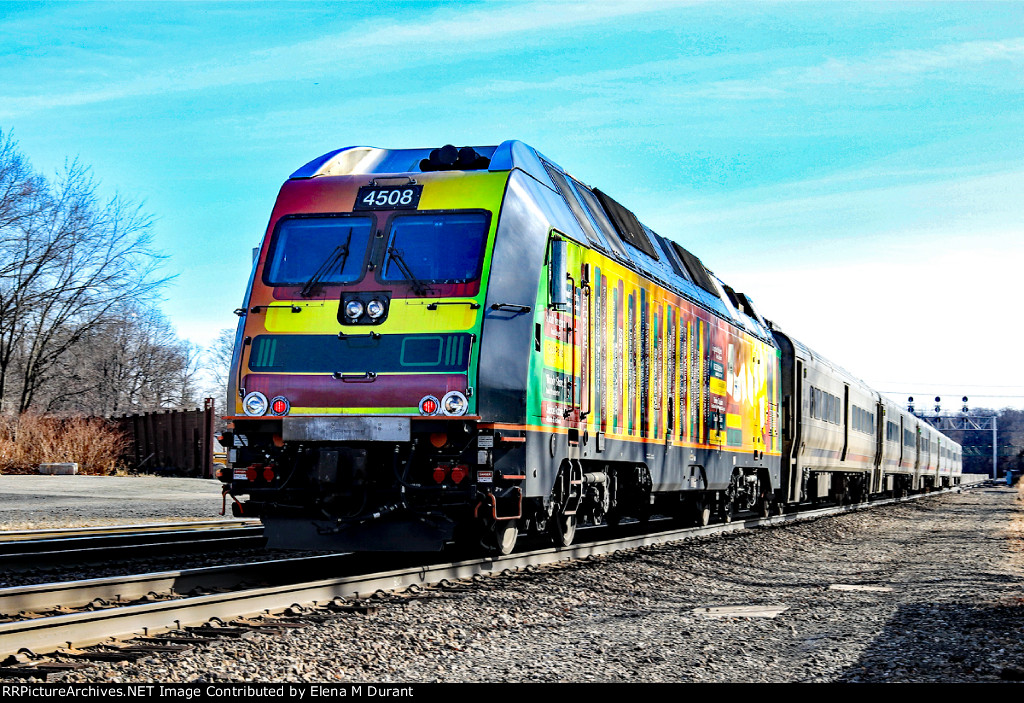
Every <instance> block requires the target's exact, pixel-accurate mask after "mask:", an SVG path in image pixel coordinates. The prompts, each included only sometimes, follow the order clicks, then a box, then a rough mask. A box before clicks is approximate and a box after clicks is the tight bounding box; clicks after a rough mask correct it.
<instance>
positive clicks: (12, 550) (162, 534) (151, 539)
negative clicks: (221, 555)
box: [0, 522, 263, 569]
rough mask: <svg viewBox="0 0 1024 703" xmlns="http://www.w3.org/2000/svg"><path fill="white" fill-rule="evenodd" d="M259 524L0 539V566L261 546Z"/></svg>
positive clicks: (24, 566) (17, 566) (20, 567)
mask: <svg viewBox="0 0 1024 703" xmlns="http://www.w3.org/2000/svg"><path fill="white" fill-rule="evenodd" d="M262 543H263V527H262V526H261V525H260V524H259V523H258V522H257V523H256V524H241V525H240V526H239V525H235V526H223V527H217V528H210V529H202V528H196V529H186V530H164V531H156V532H149V531H142V532H135V531H122V532H117V533H110V534H105V535H90V536H84V537H78V536H65V537H59V538H54V539H38V540H32V539H23V540H11V541H7V542H0V566H3V567H4V568H6V569H24V568H35V567H38V566H40V565H43V564H52V563H54V562H64V563H86V562H93V561H101V560H105V559H111V558H121V557H126V556H130V555H133V554H135V553H138V552H140V551H145V552H146V553H147V554H153V553H157V552H159V553H165V554H166V553H170V552H181V551H190V550H196V551H197V550H209V549H227V548H232V549H240V548H248V547H255V546H262Z"/></svg>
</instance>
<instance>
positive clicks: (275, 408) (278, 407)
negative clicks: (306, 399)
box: [270, 395, 292, 415]
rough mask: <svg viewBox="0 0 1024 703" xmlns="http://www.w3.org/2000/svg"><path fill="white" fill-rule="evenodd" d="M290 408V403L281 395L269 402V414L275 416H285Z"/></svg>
mask: <svg viewBox="0 0 1024 703" xmlns="http://www.w3.org/2000/svg"><path fill="white" fill-rule="evenodd" d="M291 407H292V405H291V403H289V402H288V399H287V398H285V397H284V396H283V395H279V396H277V397H276V398H274V399H273V400H272V401H270V412H272V413H274V414H275V415H287V414H288V411H289V410H291Z"/></svg>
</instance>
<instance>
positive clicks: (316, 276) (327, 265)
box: [299, 227, 352, 298]
mask: <svg viewBox="0 0 1024 703" xmlns="http://www.w3.org/2000/svg"><path fill="white" fill-rule="evenodd" d="M351 243H352V228H351V227H349V230H348V238H346V239H345V243H344V244H339V245H338V246H336V247H334V251H332V252H331V253H330V254H329V255H328V257H327V258H326V259H324V261H323V263H321V264H320V266H319V267H318V268H317V270H316V271H315V272H314V273H313V275H312V276H311V277H310V279H309V280H308V281H306V285H304V286H302V290H300V291H299V295H301V296H302V297H303V298H309V297H310V296H312V295H313V293H314V292H315V291H316V290H317V288H319V287H320V281H321V280H323V278H324V276H326V275H327V274H328V273H329V272H330V271H331V269H333V268H334V266H335V264H337V263H338V262H339V261H340V262H341V264H340V265H339V266H338V271H344V270H345V262H346V261H348V247H349V244H351Z"/></svg>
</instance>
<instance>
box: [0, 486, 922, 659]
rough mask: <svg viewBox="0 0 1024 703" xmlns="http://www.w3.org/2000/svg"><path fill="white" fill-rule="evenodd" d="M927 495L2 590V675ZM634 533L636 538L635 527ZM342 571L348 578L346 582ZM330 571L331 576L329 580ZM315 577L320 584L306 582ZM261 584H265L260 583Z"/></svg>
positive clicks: (812, 518)
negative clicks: (643, 530)
mask: <svg viewBox="0 0 1024 703" xmlns="http://www.w3.org/2000/svg"><path fill="white" fill-rule="evenodd" d="M928 495H936V493H932V494H928ZM928 495H921V496H912V497H910V498H900V499H889V500H882V501H876V502H874V503H871V504H862V505H853V506H833V507H827V508H821V509H815V510H808V511H804V512H801V513H795V514H789V515H781V516H774V517H769V518H751V519H747V520H742V521H735V522H732V523H728V524H715V525H709V526H707V527H699V528H698V527H689V528H675V529H667V530H662V531H658V532H653V533H647V534H626V535H624V536H615V537H609V536H608V533H607V531H606V530H599V529H595V530H587V531H581V532H580V534H579V538H580V540H581V541H580V543H579V544H575V545H573V546H571V547H566V548H545V549H532V550H527V551H521V552H517V553H513V554H511V555H508V556H505V557H489V558H483V559H474V560H468V561H460V562H453V563H427V562H410V563H408V564H406V565H404V566H403V567H402V568H397V569H391V570H389V571H384V572H380V571H372V570H371V571H368V570H367V568H366V567H367V566H370V567H372V566H373V564H374V562H375V561H380V558H379V557H378V558H376V559H372V558H367V557H366V555H328V556H322V555H321V556H315V557H296V558H291V559H283V560H272V561H266V562H260V563H257V564H245V565H230V566H219V567H211V568H206V569H192V570H188V571H175V572H162V573H157V574H144V575H136V576H130V577H118V578H110V579H91V580H89V581H78V582H68V583H61V584H48V585H42V586H30V587H16V588H9V589H0V613H7V614H12V613H17V612H19V611H30V613H31V614H29V615H26V614H23V615H22V616H21V617H20V618H18V619H13V618H12V619H11V620H10V621H9V622H3V623H0V658H2V657H10V656H12V655H14V656H15V657H16V658H17V657H18V656H20V658H21V662H20V663H18V662H17V661H15V660H12V661H11V662H10V663H11V664H14V666H9V667H6V668H4V669H3V670H0V674H6V675H15V676H19V675H20V676H26V675H32V674H31V673H28V672H30V671H31V670H33V669H38V667H39V666H41V665H43V664H45V663H46V662H49V661H50V660H49V659H43V660H40V659H38V655H39V654H40V653H51V652H57V653H58V654H63V655H72V656H82V657H86V658H88V656H89V652H84V651H83V650H82V648H83V647H89V646H91V645H96V644H99V643H110V642H111V641H112V640H115V639H117V638H122V639H123V638H132V637H139V636H141V637H142V638H143V640H142V643H141V644H139V643H136V644H128V645H123V644H122V645H118V646H113V645H112V646H111V647H110V648H106V649H102V650H100V651H99V652H98V656H97V657H94V658H110V657H116V656H117V654H118V652H122V653H123V654H124V657H125V658H129V653H130V652H133V651H136V652H137V651H150V650H151V649H152V648H153V647H163V646H164V644H162V643H164V642H165V640H177V641H178V642H179V643H180V642H185V641H186V640H189V639H191V640H195V639H196V637H195V635H194V632H195V631H194V630H193V631H192V632H193V634H186V633H185V630H186V628H189V627H192V628H194V627H197V626H203V625H204V624H208V623H210V622H219V623H225V622H230V621H232V620H235V619H237V618H253V617H261V616H270V615H271V614H273V613H279V612H282V611H286V610H289V609H291V610H293V611H301V610H302V609H303V608H304V607H308V606H313V607H317V608H327V609H329V610H335V611H337V610H344V609H355V610H359V609H360V608H363V609H365V607H366V606H365V605H359V604H358V603H356V601H358V600H359V599H364V598H367V597H369V596H372V595H374V594H378V593H379V592H381V591H384V592H396V591H401V590H403V589H410V588H412V589H414V590H415V589H423V588H426V587H429V586H430V585H431V584H439V583H440V584H444V583H445V582H451V581H458V580H461V579H472V578H474V577H479V576H480V575H487V574H495V573H501V572H504V571H508V570H515V569H520V568H524V567H530V566H541V565H546V564H552V563H557V562H562V561H567V560H571V559H579V558H584V557H588V556H598V555H603V554H610V553H613V552H617V551H622V550H629V549H636V548H639V547H643V546H649V545H658V544H665V543H667V542H673V541H678V540H681V539H686V538H692V537H697V536H707V535H716V534H724V533H729V532H739V531H743V530H749V529H755V528H761V527H767V526H777V525H784V524H787V523H790V522H796V521H803V520H814V519H819V518H822V517H827V516H833V515H839V514H842V513H847V512H853V511H857V510H864V509H868V508H872V507H879V506H882V505H888V504H893V503H898V502H905V501H911V500H917V499H920V498H924V497H928ZM626 529H627V530H628V526H626ZM339 571H343V572H345V573H342V574H339ZM325 573H332V574H333V575H332V576H331V577H328V578H323V577H322V576H323V574H325ZM313 575H317V576H321V577H320V578H314V579H313V580H304V579H306V578H309V577H310V576H313ZM256 582H259V583H260V585H252V584H254V583H256ZM182 594H186V595H182ZM83 607H85V608H86V609H85V610H78V611H72V609H74V608H83ZM294 624H295V623H289V622H285V621H281V620H272V621H271V622H270V623H260V622H256V621H253V620H247V621H245V623H244V627H242V628H241V629H245V628H246V627H249V628H253V627H255V628H259V627H268V626H276V627H287V626H291V625H294ZM238 629H239V628H237V627H235V628H232V627H228V628H224V629H221V631H220V632H219V634H228V635H235V634H237V632H236V630H238ZM213 630H214V634H217V632H216V630H217V628H213ZM172 631H173V632H177V633H179V634H176V635H175V634H173V633H172V634H171V635H168V636H167V637H165V638H164V639H160V638H154V636H155V635H158V634H159V633H164V632H172ZM202 633H203V636H205V637H208V636H210V635H211V632H210V628H206V629H203V630H202ZM182 637H184V638H185V639H182ZM200 639H201V638H200ZM172 644H174V643H173V642H172ZM174 646H179V645H177V644H175V645H174ZM147 647H148V648H149V650H147ZM19 652H21V654H20V655H19ZM57 666H58V667H59V666H62V665H59V664H58V665H57ZM12 672H13V673H12ZM19 672H20V673H19Z"/></svg>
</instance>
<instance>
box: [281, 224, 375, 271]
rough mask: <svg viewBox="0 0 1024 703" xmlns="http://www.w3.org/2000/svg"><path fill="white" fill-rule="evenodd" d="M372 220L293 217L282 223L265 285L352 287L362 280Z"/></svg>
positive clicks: (371, 230)
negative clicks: (313, 284)
mask: <svg viewBox="0 0 1024 703" xmlns="http://www.w3.org/2000/svg"><path fill="white" fill-rule="evenodd" d="M372 232H373V220H372V219H370V218H369V217H344V216H336V217H292V218H288V219H284V220H281V222H280V223H279V224H278V226H277V230H276V231H275V232H274V239H273V241H272V242H271V243H270V254H269V256H268V264H267V268H266V270H265V271H264V273H263V281H264V282H265V283H266V284H267V285H271V286H305V285H308V284H310V281H312V280H313V279H314V278H315V280H316V283H318V284H332V283H334V284H337V283H352V282H353V281H356V280H358V279H359V278H361V277H362V273H363V264H364V261H365V259H366V249H367V243H368V242H369V240H370V234H371V233H372Z"/></svg>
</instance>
